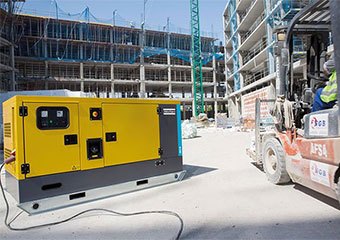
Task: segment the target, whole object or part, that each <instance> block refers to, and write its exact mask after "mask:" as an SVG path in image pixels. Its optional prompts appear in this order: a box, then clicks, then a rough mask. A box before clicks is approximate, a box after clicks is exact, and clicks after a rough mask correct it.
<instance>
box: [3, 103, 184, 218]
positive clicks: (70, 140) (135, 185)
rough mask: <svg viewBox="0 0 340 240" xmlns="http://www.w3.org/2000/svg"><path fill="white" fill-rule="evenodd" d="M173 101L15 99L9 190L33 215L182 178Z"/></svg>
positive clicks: (10, 118)
mask: <svg viewBox="0 0 340 240" xmlns="http://www.w3.org/2000/svg"><path fill="white" fill-rule="evenodd" d="M180 116H181V114H180V105H179V102H178V101H174V100H157V99H154V100H140V99H98V98H70V97H41V96H40V97H34V96H15V97H13V98H11V99H9V100H8V101H6V102H4V104H3V120H4V155H5V159H6V160H5V162H6V163H7V164H6V183H7V191H8V192H9V193H10V194H11V195H12V196H13V197H14V198H15V199H16V201H17V202H18V206H19V207H20V208H22V209H23V210H25V211H26V212H28V213H30V214H35V213H40V212H43V211H47V210H51V209H56V208H60V207H65V206H69V205H73V204H78V203H82V202H85V201H90V200H94V199H99V198H103V197H107V196H113V195H117V194H121V193H125V192H130V191H134V190H139V189H143V188H147V187H153V186H157V185H161V184H165V183H170V182H175V181H180V180H182V178H183V176H184V174H185V171H183V163H182V143H181V126H180V124H181V117H180Z"/></svg>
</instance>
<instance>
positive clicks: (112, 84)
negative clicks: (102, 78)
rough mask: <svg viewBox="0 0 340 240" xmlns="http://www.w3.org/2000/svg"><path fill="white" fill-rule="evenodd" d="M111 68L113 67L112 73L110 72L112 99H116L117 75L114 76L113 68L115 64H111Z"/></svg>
mask: <svg viewBox="0 0 340 240" xmlns="http://www.w3.org/2000/svg"><path fill="white" fill-rule="evenodd" d="M110 67H111V69H110V70H111V71H110V73H111V95H112V96H111V97H112V98H114V94H115V79H114V78H115V75H114V67H113V63H111V65H110Z"/></svg>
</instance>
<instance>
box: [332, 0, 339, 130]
mask: <svg viewBox="0 0 340 240" xmlns="http://www.w3.org/2000/svg"><path fill="white" fill-rule="evenodd" d="M339 7H340V2H339V1H338V0H330V11H331V23H332V37H333V42H334V59H335V69H336V72H337V73H340V61H339V59H340V45H339V43H340V29H339V25H338V24H337V22H336V21H338V20H339V19H340V12H339ZM337 84H338V86H340V77H337ZM338 93H339V88H338ZM338 103H340V94H338ZM339 122H340V111H339V115H338V123H339ZM338 126H339V127H338V128H339V132H340V124H338Z"/></svg>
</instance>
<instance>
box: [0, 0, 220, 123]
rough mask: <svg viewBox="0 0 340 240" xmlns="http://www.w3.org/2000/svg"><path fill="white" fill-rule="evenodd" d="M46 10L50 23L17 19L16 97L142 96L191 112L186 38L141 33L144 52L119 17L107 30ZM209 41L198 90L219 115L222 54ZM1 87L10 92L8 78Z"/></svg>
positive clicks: (2, 12) (0, 12)
mask: <svg viewBox="0 0 340 240" xmlns="http://www.w3.org/2000/svg"><path fill="white" fill-rule="evenodd" d="M53 3H55V2H53ZM4 6H6V4H2V5H0V7H1V8H0V22H1V23H2V22H5V19H6V17H7V11H6V8H5V7H4ZM51 8H52V9H54V10H55V14H54V15H53V16H52V15H49V16H45V17H43V16H37V15H32V14H28V13H27V12H25V13H24V12H20V13H16V14H15V22H14V27H13V31H14V32H15V45H16V48H15V68H16V73H15V76H16V84H15V89H16V90H40V89H44V90H45V89H69V90H72V91H84V92H92V93H95V94H96V95H97V97H141V96H142V94H141V92H142V89H145V90H144V91H146V92H145V95H146V97H153V96H155V94H156V95H157V96H163V97H168V98H178V99H180V100H181V101H182V103H183V104H184V105H186V108H187V107H188V106H190V107H191V105H192V98H193V92H192V72H191V54H190V49H191V36H190V35H188V34H183V33H177V32H171V31H170V30H169V29H167V31H155V30H149V29H146V30H145V44H144V46H142V42H141V39H142V36H143V34H144V33H143V31H142V29H139V28H136V26H135V24H131V23H129V25H128V26H123V25H124V24H121V25H119V23H122V22H123V21H121V20H119V19H120V17H119V16H118V15H116V16H115V18H116V19H113V20H112V21H111V23H105V22H100V20H101V19H97V18H95V16H94V15H93V14H92V13H91V12H90V10H89V9H88V8H86V9H85V10H84V11H82V12H81V13H79V14H67V13H65V12H64V11H62V10H61V9H60V8H59V6H58V5H57V4H52V6H51ZM125 23H127V22H126V21H125ZM4 26H5V27H4V28H3V29H1V30H2V31H0V34H1V36H2V35H6V33H7V32H8V28H9V27H8V24H4ZM214 41H215V39H214V38H212V37H202V38H201V50H202V65H203V88H204V92H205V95H207V96H210V98H208V99H207V101H206V102H207V104H208V105H209V106H208V107H209V108H211V106H210V105H211V104H212V105H214V103H215V102H216V103H217V102H218V108H219V109H225V106H224V104H225V100H223V98H224V96H225V88H224V82H225V77H224V63H223V62H224V55H223V54H222V53H221V52H219V51H218V49H219V47H218V46H215V45H214ZM142 48H143V50H144V52H143V58H144V61H143V62H142V61H141V55H142V53H141V52H142ZM5 53H6V51H5V50H3V48H0V63H1V62H6V61H8V59H7V58H6V56H7V55H6V54H5ZM5 55H6V56H5ZM217 66H219V67H217ZM221 66H223V67H221ZM142 79H144V80H143V81H141V80H142ZM1 80H2V81H1V83H2V84H1V86H0V87H1V90H2V91H7V90H9V89H10V88H9V84H8V83H9V82H10V81H9V78H8V77H2V78H1ZM143 84H144V85H143ZM214 89H215V92H214ZM211 92H214V94H211ZM206 107H207V106H206ZM183 108H184V107H183ZM216 111H217V109H216ZM187 117H190V116H189V115H188V116H187Z"/></svg>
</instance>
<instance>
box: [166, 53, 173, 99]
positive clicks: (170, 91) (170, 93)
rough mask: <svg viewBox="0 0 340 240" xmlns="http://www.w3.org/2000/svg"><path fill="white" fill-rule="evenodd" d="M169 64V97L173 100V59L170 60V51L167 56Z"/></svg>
mask: <svg viewBox="0 0 340 240" xmlns="http://www.w3.org/2000/svg"><path fill="white" fill-rule="evenodd" d="M167 63H168V82H169V97H170V98H172V83H171V58H170V51H168V54H167Z"/></svg>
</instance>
